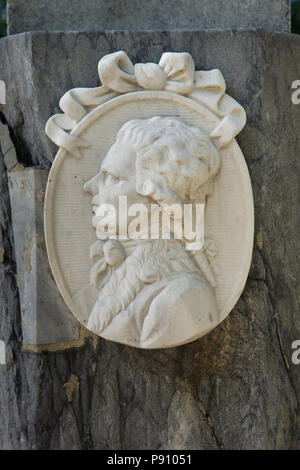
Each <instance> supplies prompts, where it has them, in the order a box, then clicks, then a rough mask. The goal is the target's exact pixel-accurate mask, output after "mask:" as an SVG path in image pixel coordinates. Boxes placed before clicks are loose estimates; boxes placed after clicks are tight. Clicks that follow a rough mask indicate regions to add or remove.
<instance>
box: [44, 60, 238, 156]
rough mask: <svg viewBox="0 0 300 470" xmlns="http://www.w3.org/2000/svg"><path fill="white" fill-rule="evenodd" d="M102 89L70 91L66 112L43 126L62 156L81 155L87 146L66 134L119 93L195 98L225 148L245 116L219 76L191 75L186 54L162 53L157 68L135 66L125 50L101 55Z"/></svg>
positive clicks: (62, 102)
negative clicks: (212, 121)
mask: <svg viewBox="0 0 300 470" xmlns="http://www.w3.org/2000/svg"><path fill="white" fill-rule="evenodd" d="M98 72H99V77H100V79H101V82H102V86H100V87H96V88H74V89H73V90H70V91H68V92H67V93H66V94H65V95H64V96H63V97H62V98H61V100H60V103H59V105H60V108H61V109H62V111H64V114H56V115H54V116H53V117H51V118H50V119H49V120H48V122H47V124H46V134H47V135H48V137H49V138H50V139H51V140H52V141H53V142H55V143H56V145H58V146H59V147H61V148H62V149H64V150H65V152H68V153H71V154H73V155H77V156H80V152H79V149H80V148H81V147H88V146H89V144H88V143H87V142H85V141H84V140H83V139H81V138H78V137H76V136H75V135H72V134H69V133H68V132H66V131H71V130H72V129H73V128H74V127H75V126H76V124H77V123H78V122H79V121H81V119H83V118H84V117H85V116H86V115H87V114H88V113H89V112H90V111H91V110H93V109H94V108H95V107H97V106H99V105H100V104H103V103H105V102H106V101H108V100H110V99H112V98H114V97H116V96H119V95H120V94H123V93H129V92H133V91H141V90H164V91H168V92H172V93H177V94H180V95H185V96H187V97H188V98H191V99H193V100H196V101H197V102H199V103H201V104H202V105H204V106H205V107H207V108H208V109H209V110H210V111H212V112H213V113H214V114H215V115H216V116H217V117H218V118H219V119H221V121H220V122H219V121H218V122H217V123H216V127H215V129H214V130H213V131H212V132H211V134H210V137H211V138H213V139H215V142H216V145H217V146H218V147H219V148H223V147H225V146H226V145H228V144H229V143H230V142H231V141H232V140H233V139H234V137H235V136H236V135H237V134H238V133H239V132H240V131H241V130H242V128H243V127H244V125H245V123H246V113H245V111H244V109H243V108H242V106H240V105H239V104H238V103H237V102H236V101H235V100H234V99H233V98H231V97H230V96H228V95H226V94H225V90H226V84H225V80H224V78H223V75H222V74H221V72H220V71H219V70H217V69H215V70H210V71H195V63H194V61H193V59H192V57H191V55H190V54H188V53H186V52H184V53H175V52H166V53H164V54H163V55H162V57H161V59H160V62H159V64H154V63H148V64H135V65H133V63H132V62H131V60H130V59H129V57H128V56H127V54H125V52H123V51H119V52H115V53H113V54H108V55H106V56H104V57H103V58H102V59H101V60H100V62H99V64H98Z"/></svg>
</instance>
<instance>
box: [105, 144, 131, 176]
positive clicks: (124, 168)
mask: <svg viewBox="0 0 300 470" xmlns="http://www.w3.org/2000/svg"><path fill="white" fill-rule="evenodd" d="M135 161H136V154H135V151H134V150H132V149H131V148H129V147H128V146H125V145H124V144H122V143H118V142H115V143H114V144H113V145H112V147H111V148H110V149H109V151H108V152H107V154H106V156H105V158H104V160H103V162H102V164H101V170H102V171H103V170H104V171H107V172H108V173H111V174H112V175H115V176H120V177H124V176H128V175H130V176H132V175H135Z"/></svg>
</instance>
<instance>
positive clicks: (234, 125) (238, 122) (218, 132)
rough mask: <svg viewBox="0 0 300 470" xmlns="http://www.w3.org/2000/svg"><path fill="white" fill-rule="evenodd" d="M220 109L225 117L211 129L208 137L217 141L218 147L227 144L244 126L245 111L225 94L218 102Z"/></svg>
mask: <svg viewBox="0 0 300 470" xmlns="http://www.w3.org/2000/svg"><path fill="white" fill-rule="evenodd" d="M220 111H221V112H222V114H223V112H224V113H225V112H226V115H225V117H224V118H223V119H222V121H221V122H220V123H219V124H218V125H217V127H216V128H215V129H214V130H213V131H212V133H211V134H210V137H211V138H212V139H214V140H216V141H217V142H218V146H219V148H220V149H222V148H224V147H226V146H227V145H229V144H230V143H231V142H232V140H233V139H234V138H235V136H236V135H237V134H239V133H240V132H241V130H242V129H243V128H244V127H245V124H246V119H247V118H246V111H245V110H244V108H243V107H242V106H241V105H240V104H239V103H238V102H237V101H235V100H234V99H233V98H231V97H230V96H228V95H225V96H224V97H223V99H222V102H221V103H220Z"/></svg>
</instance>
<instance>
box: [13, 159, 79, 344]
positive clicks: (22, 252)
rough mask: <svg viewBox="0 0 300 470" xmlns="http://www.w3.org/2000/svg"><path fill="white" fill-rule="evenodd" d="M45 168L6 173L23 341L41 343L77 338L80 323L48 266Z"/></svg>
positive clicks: (21, 169)
mask: <svg viewBox="0 0 300 470" xmlns="http://www.w3.org/2000/svg"><path fill="white" fill-rule="evenodd" d="M47 177H48V172H47V170H38V169H33V168H27V169H23V167H21V168H17V169H15V170H13V171H11V172H10V173H9V174H8V181H9V193H10V204H11V209H12V224H13V233H14V247H15V253H16V262H17V273H18V286H19V293H20V306H21V314H22V315H21V316H22V333H23V343H24V344H26V345H42V344H50V343H60V342H67V341H72V340H76V339H79V326H78V322H77V321H76V320H75V318H74V317H73V315H72V314H71V312H70V311H69V309H68V308H67V306H66V304H65V303H64V301H63V299H62V297H61V295H60V294H59V292H58V289H57V287H56V284H55V281H54V279H53V277H52V274H51V272H50V269H49V262H48V257H47V252H46V245H45V240H44V221H43V214H44V194H45V188H46V182H47Z"/></svg>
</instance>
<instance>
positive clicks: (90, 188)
mask: <svg viewBox="0 0 300 470" xmlns="http://www.w3.org/2000/svg"><path fill="white" fill-rule="evenodd" d="M99 178H100V175H96V176H93V178H91V179H90V180H88V181H87V182H86V183H85V184H84V185H83V189H84V190H85V191H86V192H88V193H90V194H91V195H92V196H95V195H96V194H98V192H99V182H100V181H99Z"/></svg>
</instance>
